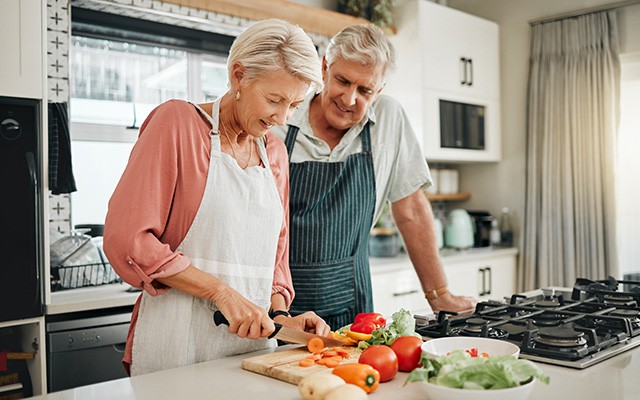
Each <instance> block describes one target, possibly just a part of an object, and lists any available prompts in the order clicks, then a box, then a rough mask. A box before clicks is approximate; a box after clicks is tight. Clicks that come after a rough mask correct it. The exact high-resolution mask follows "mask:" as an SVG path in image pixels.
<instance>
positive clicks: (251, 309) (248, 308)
mask: <svg viewBox="0 0 640 400" xmlns="http://www.w3.org/2000/svg"><path fill="white" fill-rule="evenodd" d="M156 280H157V281H159V282H161V283H163V284H165V285H167V286H170V287H172V288H174V289H177V290H180V291H182V292H185V293H188V294H190V295H192V296H196V297H200V298H202V299H207V300H209V301H212V302H213V303H215V304H216V306H217V307H218V308H219V309H220V311H222V314H223V315H224V316H225V317H226V318H227V320H228V321H229V332H231V333H233V334H235V335H238V336H240V337H241V338H249V339H258V338H261V337H269V335H271V333H273V331H274V330H275V329H276V327H275V326H274V325H273V321H272V320H271V318H269V315H268V314H267V311H266V310H265V309H264V308H262V307H258V306H257V305H255V304H253V303H252V302H251V301H249V300H247V299H246V298H245V297H244V296H242V295H241V294H240V293H238V292H237V291H235V290H234V289H233V288H231V287H230V286H229V285H227V284H226V283H224V282H223V281H221V280H220V279H218V278H216V277H214V276H213V275H211V274H209V273H206V272H203V271H201V270H199V269H198V268H196V267H194V266H193V265H190V266H188V267H187V268H186V269H185V270H183V271H181V272H178V273H177V274H175V275H171V276H167V277H163V278H156Z"/></svg>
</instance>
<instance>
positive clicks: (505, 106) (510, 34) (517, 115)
mask: <svg viewBox="0 0 640 400" xmlns="http://www.w3.org/2000/svg"><path fill="white" fill-rule="evenodd" d="M615 2H617V1H616V0H608V1H607V0H562V1H557V0H536V1H531V0H449V1H448V5H449V6H450V7H453V8H456V9H459V10H461V11H465V12H468V13H470V14H474V15H477V16H480V17H483V18H486V19H489V20H492V21H495V22H497V23H498V24H499V25H500V71H501V98H502V121H501V122H502V160H503V161H502V162H500V163H497V164H491V165H480V166H478V165H473V166H461V167H460V168H459V169H460V172H461V173H460V176H461V182H460V185H461V187H462V188H463V189H464V190H465V191H469V192H471V193H472V194H473V196H472V199H471V200H470V201H469V202H468V203H465V207H467V208H481V209H488V210H489V211H491V212H492V213H493V214H494V215H497V214H498V212H499V210H500V207H501V206H503V205H504V206H508V207H509V208H510V209H511V210H513V213H514V220H515V221H514V228H515V230H516V232H518V231H519V230H520V224H521V222H522V217H523V215H524V204H525V197H524V196H525V165H526V160H525V157H526V100H527V81H528V69H529V32H530V26H529V21H530V20H534V19H537V18H542V17H547V16H552V15H555V14H558V13H564V12H571V11H576V10H581V9H585V8H590V7H595V6H599V5H604V4H609V3H615ZM617 13H618V23H619V26H620V47H621V52H635V51H639V50H640V4H636V5H633V6H628V7H624V8H619V9H618V10H617ZM516 240H519V238H516Z"/></svg>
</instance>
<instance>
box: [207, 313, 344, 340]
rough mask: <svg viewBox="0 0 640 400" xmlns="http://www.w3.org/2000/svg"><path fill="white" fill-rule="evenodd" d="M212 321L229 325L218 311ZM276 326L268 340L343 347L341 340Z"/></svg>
mask: <svg viewBox="0 0 640 400" xmlns="http://www.w3.org/2000/svg"><path fill="white" fill-rule="evenodd" d="M213 321H214V322H215V323H216V325H221V324H224V325H229V321H228V320H227V317H225V316H224V315H223V314H222V312H220V310H217V311H216V312H214V313H213ZM273 324H274V325H275V326H276V330H275V331H273V333H272V334H271V335H270V336H269V339H272V338H276V339H278V340H282V341H283V342H287V343H300V344H304V345H306V344H307V343H309V340H311V339H313V338H314V337H317V338H320V339H322V342H323V343H324V345H325V347H331V346H344V345H345V344H346V343H345V342H343V341H342V340H338V339H334V338H330V337H327V336H320V335H315V334H313V333H309V332H305V331H302V330H300V329H293V328H288V327H286V326H282V325H280V324H279V323H277V322H274V323H273Z"/></svg>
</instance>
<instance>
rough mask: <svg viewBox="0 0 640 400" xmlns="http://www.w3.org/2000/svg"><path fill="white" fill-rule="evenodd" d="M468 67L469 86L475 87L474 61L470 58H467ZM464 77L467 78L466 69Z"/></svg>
mask: <svg viewBox="0 0 640 400" xmlns="http://www.w3.org/2000/svg"><path fill="white" fill-rule="evenodd" d="M467 65H468V66H469V76H468V79H467V86H473V60H472V59H470V58H467ZM464 76H465V77H467V72H466V69H465V73H464Z"/></svg>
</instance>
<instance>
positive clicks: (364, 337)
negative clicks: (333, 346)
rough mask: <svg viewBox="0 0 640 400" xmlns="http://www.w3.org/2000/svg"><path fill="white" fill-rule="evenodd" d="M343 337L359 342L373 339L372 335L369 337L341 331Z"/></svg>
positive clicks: (368, 335) (346, 330)
mask: <svg viewBox="0 0 640 400" xmlns="http://www.w3.org/2000/svg"><path fill="white" fill-rule="evenodd" d="M342 332H344V334H345V335H347V337H349V338H351V339H353V340H355V341H357V342H359V341H361V340H365V341H366V340H369V339H371V338H372V337H373V335H371V334H370V333H361V332H354V331H352V330H350V329H343V331H342Z"/></svg>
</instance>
